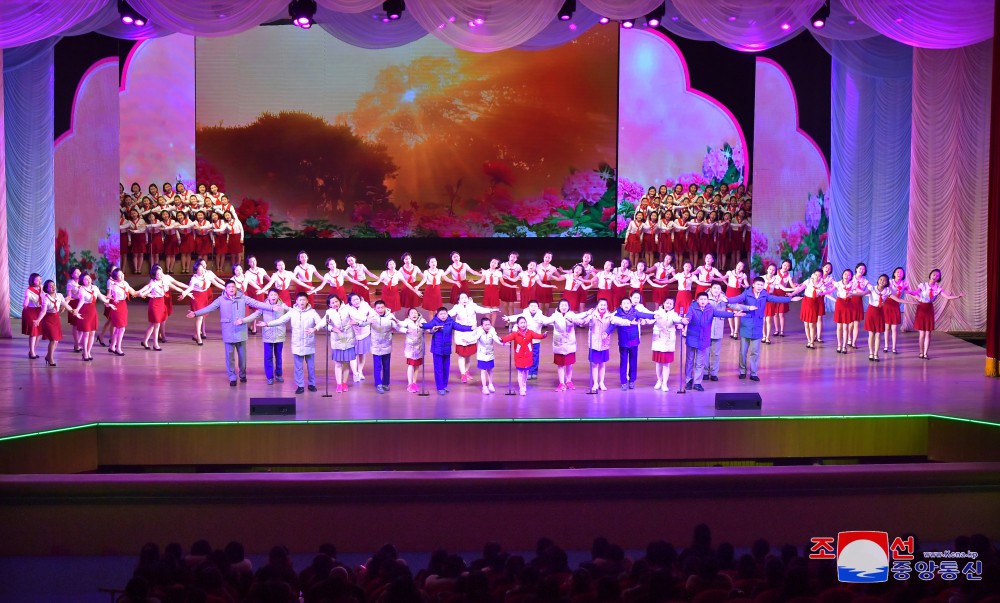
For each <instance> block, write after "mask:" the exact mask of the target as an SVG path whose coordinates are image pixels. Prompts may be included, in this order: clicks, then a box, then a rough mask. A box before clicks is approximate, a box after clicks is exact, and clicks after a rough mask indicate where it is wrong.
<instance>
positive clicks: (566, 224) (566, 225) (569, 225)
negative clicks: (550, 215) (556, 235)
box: [556, 220, 573, 228]
mask: <svg viewBox="0 0 1000 603" xmlns="http://www.w3.org/2000/svg"><path fill="white" fill-rule="evenodd" d="M556 226H558V227H559V228H572V227H573V220H559V221H558V222H556Z"/></svg>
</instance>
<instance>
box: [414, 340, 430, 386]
mask: <svg viewBox="0 0 1000 603" xmlns="http://www.w3.org/2000/svg"><path fill="white" fill-rule="evenodd" d="M417 328H420V327H417ZM420 331H421V335H420V339H421V341H420V342H421V344H422V346H421V347H422V348H423V350H422V352H423V353H421V354H420V392H419V393H417V395H418V396H420V397H426V396H429V395H431V393H430V392H429V391H427V331H426V330H425V329H420Z"/></svg>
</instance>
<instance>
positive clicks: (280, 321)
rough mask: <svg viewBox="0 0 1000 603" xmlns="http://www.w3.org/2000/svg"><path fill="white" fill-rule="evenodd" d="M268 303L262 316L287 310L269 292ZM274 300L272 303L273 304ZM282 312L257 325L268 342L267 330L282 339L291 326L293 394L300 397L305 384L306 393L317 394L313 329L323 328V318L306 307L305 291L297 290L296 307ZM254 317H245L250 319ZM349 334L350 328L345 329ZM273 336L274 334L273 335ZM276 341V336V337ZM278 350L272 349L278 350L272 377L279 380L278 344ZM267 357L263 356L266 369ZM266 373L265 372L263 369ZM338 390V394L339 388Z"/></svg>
mask: <svg viewBox="0 0 1000 603" xmlns="http://www.w3.org/2000/svg"><path fill="white" fill-rule="evenodd" d="M267 297H268V299H267V302H266V303H268V305H269V306H271V308H270V309H264V310H263V313H264V315H265V316H267V315H268V313H273V312H276V311H277V309H278V308H288V307H287V306H285V305H284V303H283V302H282V301H281V300H280V299H279V298H278V296H277V293H276V292H275V291H274V290H273V289H272V290H271V291H270V292H269V293H268V294H267ZM272 300H273V302H272ZM282 311H283V312H284V313H283V314H282V315H281V316H280V317H278V318H275V319H273V320H267V321H265V320H260V321H258V322H257V326H258V327H260V328H262V329H263V330H264V338H265V339H267V337H268V335H267V333H268V329H276V328H280V329H281V336H282V337H284V331H285V327H284V325H285V323H288V324H290V325H291V327H292V359H293V360H294V361H295V373H294V374H295V393H296V394H302V393H305V391H306V389H305V387H306V385H308V386H309V391H311V392H314V391H316V329H321V328H323V327H324V326H326V323H325V321H324V319H322V318H320V316H319V313H318V312H316V310H314V309H313V307H312V306H310V305H309V296H308V295H306V293H305V291H300V292H299V293H297V294H296V295H295V305H294V306H292V307H291V308H290V309H288V310H287V311H284V310H282ZM255 314H256V312H255V313H254V314H251V315H250V316H248V317H247V319H248V320H249V319H250V318H251V317H252V316H254V315H255ZM348 331H350V329H348ZM272 333H274V332H272ZM275 338H276V335H275ZM264 345H265V346H266V345H267V344H266V343H265V344H264ZM278 345H279V347H276V348H275V351H278V372H277V373H276V374H275V375H274V377H275V378H276V379H278V380H279V381H280V380H281V353H280V351H279V350H280V349H281V348H280V344H278ZM267 359H268V357H267V356H265V357H264V362H265V366H266V363H267ZM265 370H266V369H265ZM267 382H268V384H270V383H271V374H270V373H268V375H267ZM337 391H340V390H339V389H338V390H337Z"/></svg>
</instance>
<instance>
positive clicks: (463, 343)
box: [448, 291, 499, 383]
mask: <svg viewBox="0 0 1000 603" xmlns="http://www.w3.org/2000/svg"><path fill="white" fill-rule="evenodd" d="M498 309H499V308H484V307H482V306H480V305H479V304H477V303H475V302H474V301H472V299H471V298H470V297H469V294H468V293H466V292H464V291H463V292H462V293H459V294H458V300H457V303H456V304H455V305H454V306H452V308H451V310H449V311H448V315H449V316H451V317H453V318H454V319H455V322H457V323H458V324H460V325H465V326H468V327H472V328H473V329H475V328H476V319H477V315H478V314H489V315H491V316H492V315H493V313H494V312H496V311H497V310H498ZM478 339H479V336H478V335H477V334H476V332H475V331H470V332H465V331H459V332H458V333H456V334H455V352H456V353H457V354H458V373H459V375H461V377H462V383H468V382H469V381H470V380H471V379H472V374H471V372H472V360H471V358H472V357H473V356H476V355H477V354H476V341H477V340H478ZM477 357H478V356H477Z"/></svg>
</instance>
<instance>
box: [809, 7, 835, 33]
mask: <svg viewBox="0 0 1000 603" xmlns="http://www.w3.org/2000/svg"><path fill="white" fill-rule="evenodd" d="M829 18H830V4H829V3H827V2H824V3H823V6H821V7H819V9H818V10H817V11H816V12H815V13H814V14H813V16H812V19H810V22H811V23H812V26H813V28H814V29H823V28H824V27H826V21H827V19H829Z"/></svg>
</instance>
